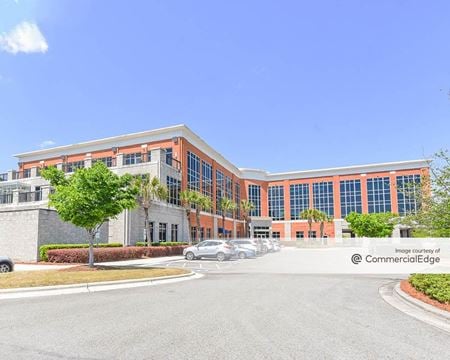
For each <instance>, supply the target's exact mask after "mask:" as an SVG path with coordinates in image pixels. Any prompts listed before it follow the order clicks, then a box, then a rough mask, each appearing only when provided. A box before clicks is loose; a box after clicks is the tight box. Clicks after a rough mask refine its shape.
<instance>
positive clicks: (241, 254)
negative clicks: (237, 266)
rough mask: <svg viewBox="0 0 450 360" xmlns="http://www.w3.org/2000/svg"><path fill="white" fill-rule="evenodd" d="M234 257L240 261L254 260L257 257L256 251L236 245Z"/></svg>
mask: <svg viewBox="0 0 450 360" xmlns="http://www.w3.org/2000/svg"><path fill="white" fill-rule="evenodd" d="M234 255H235V256H237V257H238V258H239V259H247V258H253V257H256V250H255V249H248V248H244V247H240V246H239V245H235V248H234Z"/></svg>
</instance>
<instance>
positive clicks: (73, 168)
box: [63, 160, 84, 173]
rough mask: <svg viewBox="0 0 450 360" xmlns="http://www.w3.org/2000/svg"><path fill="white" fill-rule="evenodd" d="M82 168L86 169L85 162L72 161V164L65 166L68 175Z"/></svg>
mask: <svg viewBox="0 0 450 360" xmlns="http://www.w3.org/2000/svg"><path fill="white" fill-rule="evenodd" d="M81 168H84V161H83V160H80V161H72V162H68V163H65V164H64V165H63V169H64V172H66V173H71V172H74V171H76V170H77V169H81Z"/></svg>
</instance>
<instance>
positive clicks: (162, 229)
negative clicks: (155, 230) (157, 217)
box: [159, 223, 167, 242]
mask: <svg viewBox="0 0 450 360" xmlns="http://www.w3.org/2000/svg"><path fill="white" fill-rule="evenodd" d="M159 241H160V242H161V241H167V224H166V223H159Z"/></svg>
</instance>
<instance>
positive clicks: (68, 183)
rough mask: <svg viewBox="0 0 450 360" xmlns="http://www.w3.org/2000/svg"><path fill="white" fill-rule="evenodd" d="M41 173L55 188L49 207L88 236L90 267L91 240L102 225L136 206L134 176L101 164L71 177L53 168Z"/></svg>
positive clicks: (92, 250)
mask: <svg viewBox="0 0 450 360" xmlns="http://www.w3.org/2000/svg"><path fill="white" fill-rule="evenodd" d="M41 174H42V177H43V178H44V179H46V180H48V181H49V182H50V184H51V185H52V187H53V188H54V189H55V192H54V193H53V194H51V195H50V202H49V204H50V206H52V207H54V208H55V209H56V211H57V212H58V214H59V216H60V217H61V219H62V220H63V221H67V222H70V223H72V224H73V225H75V226H78V227H81V228H83V229H85V230H86V231H87V233H88V234H89V266H90V267H93V266H94V239H95V235H96V234H97V232H98V230H99V229H100V227H101V226H102V224H103V223H105V222H106V221H108V220H110V219H113V218H115V217H117V216H118V215H119V214H120V213H121V212H122V211H124V210H125V209H132V208H134V207H135V206H136V205H137V203H136V195H137V193H138V189H137V187H136V186H134V184H133V177H132V176H131V175H128V174H127V175H123V176H118V175H116V174H114V173H113V172H112V171H111V170H109V169H108V168H107V167H106V166H105V165H104V164H103V163H102V162H97V163H95V164H94V165H93V166H92V167H90V168H83V169H78V170H77V171H75V173H74V174H73V175H71V176H70V177H66V176H65V174H64V173H63V172H62V171H61V170H58V169H56V168H55V167H50V168H47V169H44V170H42V173H41Z"/></svg>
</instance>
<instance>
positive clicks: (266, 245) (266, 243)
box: [262, 239, 273, 252]
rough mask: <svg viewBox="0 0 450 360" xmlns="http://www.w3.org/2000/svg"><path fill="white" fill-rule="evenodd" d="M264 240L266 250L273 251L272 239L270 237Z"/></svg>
mask: <svg viewBox="0 0 450 360" xmlns="http://www.w3.org/2000/svg"><path fill="white" fill-rule="evenodd" d="M262 241H263V244H264V247H265V252H272V251H273V243H272V241H270V240H269V239H262Z"/></svg>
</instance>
